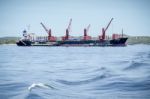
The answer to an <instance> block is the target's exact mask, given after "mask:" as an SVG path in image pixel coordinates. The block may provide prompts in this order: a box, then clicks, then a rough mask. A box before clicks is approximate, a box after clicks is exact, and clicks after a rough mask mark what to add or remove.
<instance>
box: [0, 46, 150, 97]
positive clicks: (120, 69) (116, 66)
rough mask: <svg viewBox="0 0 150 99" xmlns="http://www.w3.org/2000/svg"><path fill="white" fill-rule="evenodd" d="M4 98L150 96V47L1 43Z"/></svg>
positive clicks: (1, 93) (1, 91)
mask: <svg viewBox="0 0 150 99" xmlns="http://www.w3.org/2000/svg"><path fill="white" fill-rule="evenodd" d="M37 83H42V84H44V85H48V86H51V87H49V88H44V87H43V88H42V87H35V88H33V89H32V90H31V91H29V90H28V88H29V86H31V85H32V84H37ZM0 99H150V45H128V46H126V47H18V46H16V45H0Z"/></svg>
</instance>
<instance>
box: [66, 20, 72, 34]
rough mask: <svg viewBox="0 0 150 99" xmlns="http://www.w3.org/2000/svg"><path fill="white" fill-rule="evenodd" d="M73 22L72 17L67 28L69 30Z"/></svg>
mask: <svg viewBox="0 0 150 99" xmlns="http://www.w3.org/2000/svg"><path fill="white" fill-rule="evenodd" d="M71 23H72V19H70V21H69V25H68V28H67V30H68V32H70V28H71Z"/></svg>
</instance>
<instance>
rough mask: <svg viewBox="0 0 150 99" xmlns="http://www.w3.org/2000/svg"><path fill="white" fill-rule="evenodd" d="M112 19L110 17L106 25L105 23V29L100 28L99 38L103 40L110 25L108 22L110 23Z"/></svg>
mask: <svg viewBox="0 0 150 99" xmlns="http://www.w3.org/2000/svg"><path fill="white" fill-rule="evenodd" d="M113 19H114V18H111V20H110V22H109V23H108V25H107V27H106V28H105V29H104V28H102V36H99V39H100V40H105V35H106V31H107V29H108V27H109V26H110V24H111V22H112V20H113Z"/></svg>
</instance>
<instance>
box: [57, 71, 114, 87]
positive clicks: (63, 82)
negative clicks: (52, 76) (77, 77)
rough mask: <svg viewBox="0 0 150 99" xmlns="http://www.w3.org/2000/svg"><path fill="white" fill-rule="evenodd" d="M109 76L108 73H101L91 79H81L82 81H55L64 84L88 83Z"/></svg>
mask: <svg viewBox="0 0 150 99" xmlns="http://www.w3.org/2000/svg"><path fill="white" fill-rule="evenodd" d="M108 77H111V75H110V74H106V73H105V74H103V75H99V76H96V77H94V78H91V79H87V80H83V81H67V80H57V82H59V83H61V84H65V85H81V84H89V83H92V82H95V81H98V80H102V79H105V78H108Z"/></svg>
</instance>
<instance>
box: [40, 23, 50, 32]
mask: <svg viewBox="0 0 150 99" xmlns="http://www.w3.org/2000/svg"><path fill="white" fill-rule="evenodd" d="M41 25H42V27H43V28H44V30H45V31H46V32H47V33H49V30H48V29H47V28H46V27H45V25H44V24H43V23H42V22H41Z"/></svg>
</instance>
